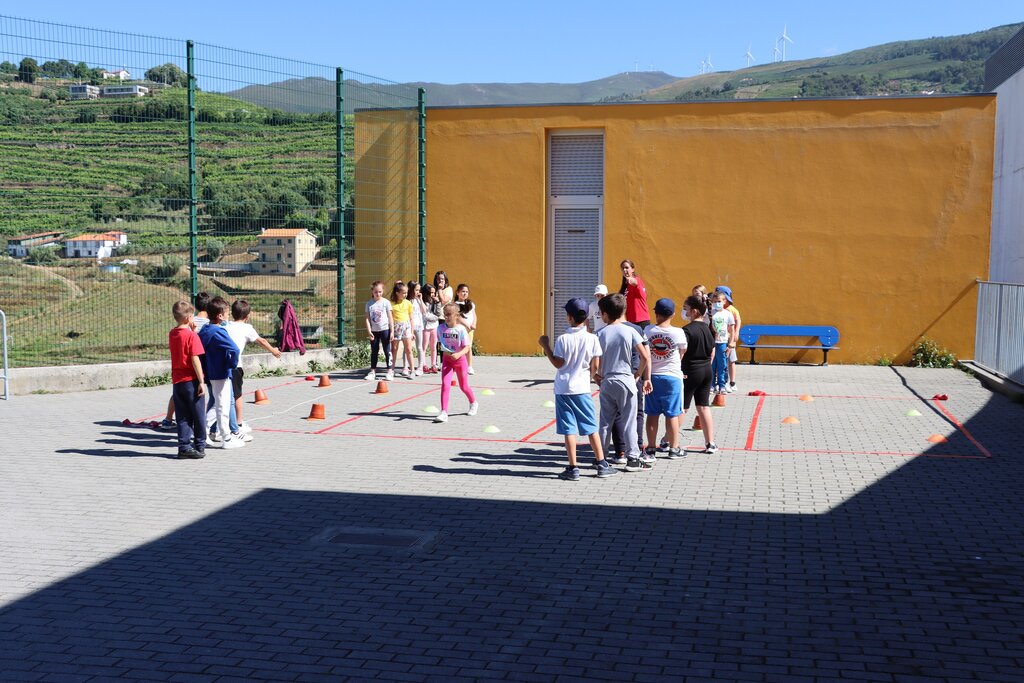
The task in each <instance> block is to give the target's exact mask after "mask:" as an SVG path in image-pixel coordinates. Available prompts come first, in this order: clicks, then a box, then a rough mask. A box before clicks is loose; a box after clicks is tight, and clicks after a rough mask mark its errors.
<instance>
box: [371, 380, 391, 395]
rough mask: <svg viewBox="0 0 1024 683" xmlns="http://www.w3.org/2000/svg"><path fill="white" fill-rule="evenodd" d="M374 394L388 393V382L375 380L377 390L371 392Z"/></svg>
mask: <svg viewBox="0 0 1024 683" xmlns="http://www.w3.org/2000/svg"><path fill="white" fill-rule="evenodd" d="M373 393H375V394H386V393H388V383H387V382H385V381H384V380H380V381H379V382H377V390H376V391H375V392H373Z"/></svg>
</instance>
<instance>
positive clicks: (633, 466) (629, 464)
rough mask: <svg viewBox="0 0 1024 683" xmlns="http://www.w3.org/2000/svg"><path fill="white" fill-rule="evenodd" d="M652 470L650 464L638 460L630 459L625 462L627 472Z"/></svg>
mask: <svg viewBox="0 0 1024 683" xmlns="http://www.w3.org/2000/svg"><path fill="white" fill-rule="evenodd" d="M652 468H653V466H652V465H651V463H649V462H646V461H644V460H641V459H640V458H635V459H630V460H627V461H626V471H627V472H648V471H650V470H651V469H652Z"/></svg>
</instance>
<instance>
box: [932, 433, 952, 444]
mask: <svg viewBox="0 0 1024 683" xmlns="http://www.w3.org/2000/svg"><path fill="white" fill-rule="evenodd" d="M928 441H930V442H932V443H946V442H947V441H949V439H947V438H946V437H944V436H943V435H942V434H932V435H931V436H929V437H928Z"/></svg>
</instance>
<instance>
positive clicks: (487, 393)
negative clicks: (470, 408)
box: [480, 389, 494, 396]
mask: <svg viewBox="0 0 1024 683" xmlns="http://www.w3.org/2000/svg"><path fill="white" fill-rule="evenodd" d="M480 393H481V394H483V395H484V396H494V390H493V389H484V390H483V391H481V392H480Z"/></svg>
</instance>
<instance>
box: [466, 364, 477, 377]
mask: <svg viewBox="0 0 1024 683" xmlns="http://www.w3.org/2000/svg"><path fill="white" fill-rule="evenodd" d="M467 372H468V373H469V374H471V375H475V374H476V370H474V369H473V366H472V365H470V366H469V370H467Z"/></svg>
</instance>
